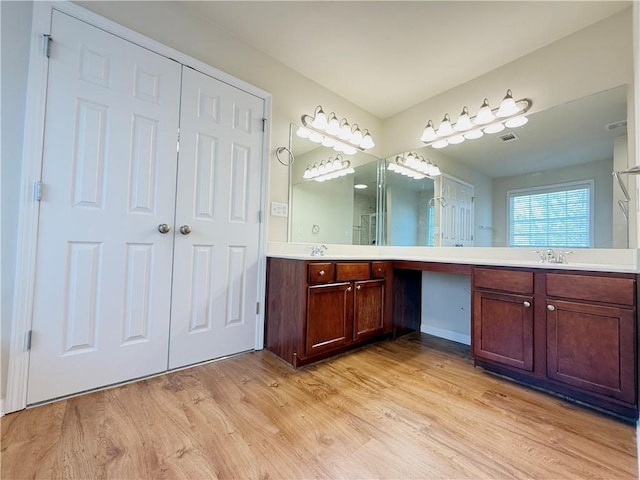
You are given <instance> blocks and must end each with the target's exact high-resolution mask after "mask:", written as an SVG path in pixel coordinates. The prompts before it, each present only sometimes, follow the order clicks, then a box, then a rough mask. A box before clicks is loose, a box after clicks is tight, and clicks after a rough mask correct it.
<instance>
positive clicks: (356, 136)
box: [349, 125, 363, 145]
mask: <svg viewBox="0 0 640 480" xmlns="http://www.w3.org/2000/svg"><path fill="white" fill-rule="evenodd" d="M354 127H355V128H354V130H353V133H352V135H351V139H349V142H350V143H353V144H354V145H360V142H362V138H363V137H362V132H361V131H360V127H358V126H357V125H354Z"/></svg>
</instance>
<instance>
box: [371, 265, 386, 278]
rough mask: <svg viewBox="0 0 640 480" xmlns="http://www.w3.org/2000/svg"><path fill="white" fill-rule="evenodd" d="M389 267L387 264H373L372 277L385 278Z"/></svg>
mask: <svg viewBox="0 0 640 480" xmlns="http://www.w3.org/2000/svg"><path fill="white" fill-rule="evenodd" d="M388 266H389V264H388V263H387V262H371V276H372V277H373V278H385V276H386V275H387V268H388Z"/></svg>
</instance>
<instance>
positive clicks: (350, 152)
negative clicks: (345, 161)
mask: <svg viewBox="0 0 640 480" xmlns="http://www.w3.org/2000/svg"><path fill="white" fill-rule="evenodd" d="M344 153H345V154H346V155H355V154H356V153H358V151H357V150H356V149H355V147H352V146H351V145H345V146H344Z"/></svg>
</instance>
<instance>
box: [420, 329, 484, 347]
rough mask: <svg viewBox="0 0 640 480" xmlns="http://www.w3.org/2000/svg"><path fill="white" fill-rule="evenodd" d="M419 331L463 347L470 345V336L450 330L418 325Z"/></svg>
mask: <svg viewBox="0 0 640 480" xmlns="http://www.w3.org/2000/svg"><path fill="white" fill-rule="evenodd" d="M420 331H421V332H422V333H428V334H429V335H433V336H435V337H440V338H445V339H447V340H451V341H452V342H458V343H463V344H465V345H471V335H465V334H464V333H459V332H453V331H451V330H445V329H444V328H438V327H432V326H430V325H420Z"/></svg>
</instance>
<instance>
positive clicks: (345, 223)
mask: <svg viewBox="0 0 640 480" xmlns="http://www.w3.org/2000/svg"><path fill="white" fill-rule="evenodd" d="M627 105H628V87H627V86H626V85H622V86H619V87H616V88H613V89H609V90H606V91H603V92H600V93H597V94H594V95H590V96H587V97H584V98H581V99H578V100H575V101H571V102H568V103H565V104H562V105H558V106H555V107H553V108H550V109H547V110H544V111H540V112H536V113H534V114H532V115H530V116H529V122H528V123H527V124H526V125H524V126H523V127H520V128H517V129H514V130H509V129H507V130H505V131H503V132H501V133H500V134H495V135H485V136H484V137H482V138H480V139H477V140H472V141H467V142H464V143H462V144H459V145H450V146H448V147H447V148H445V149H442V150H436V149H433V148H432V147H423V148H421V149H418V150H414V152H415V153H417V154H418V155H421V156H423V157H425V158H426V159H428V160H431V161H432V162H433V163H436V164H437V165H438V166H439V167H440V169H441V170H442V172H443V175H441V176H438V177H434V178H429V177H426V178H422V179H419V180H416V179H413V178H409V177H406V176H402V175H397V174H395V173H394V172H391V171H389V170H388V169H387V168H386V167H387V166H388V164H389V163H391V162H393V161H395V158H396V157H397V156H402V155H406V153H407V152H404V153H399V154H397V155H393V156H390V157H388V158H387V159H378V158H377V157H374V156H372V155H369V154H367V153H364V152H358V153H357V154H355V155H349V156H347V155H344V158H345V159H347V160H348V161H349V162H350V165H351V166H352V167H353V173H350V174H349V175H346V176H343V177H340V178H336V179H332V180H327V181H324V182H316V181H314V180H309V179H305V178H304V172H305V170H306V169H307V168H308V167H312V166H313V165H320V163H322V162H327V161H328V160H329V159H333V158H335V156H336V152H335V151H333V150H332V149H330V148H326V147H323V146H321V145H318V144H316V143H313V142H311V141H310V140H308V139H304V138H300V137H298V136H297V135H296V134H295V132H296V130H297V128H298V126H297V125H292V126H291V148H292V151H293V152H294V155H295V162H294V164H293V165H292V167H291V171H290V183H291V192H290V215H291V216H290V221H291V224H290V228H289V232H290V233H289V235H290V241H293V242H312V243H335V244H354V245H373V244H380V245H407V246H408V245H412V246H441V245H445V246H453V245H456V246H481V247H491V246H494V247H505V246H518V245H517V244H516V245H514V244H513V231H512V228H511V225H510V219H511V217H510V215H511V213H510V212H511V211H512V208H513V207H512V205H511V204H510V198H511V197H510V195H513V192H523V191H531V192H534V193H535V192H536V191H546V190H549V189H551V190H553V189H561V188H564V187H566V186H569V187H570V188H573V186H575V185H579V186H580V185H587V186H588V188H589V195H590V200H589V201H588V208H589V211H588V212H587V214H586V217H582V218H580V219H576V220H575V221H577V222H581V223H582V224H584V223H585V222H588V227H589V232H590V233H589V238H588V240H587V242H588V244H583V245H578V246H582V247H594V248H634V247H635V244H636V242H635V239H634V238H631V240H630V239H629V232H630V231H634V230H635V227H634V228H631V229H630V226H629V219H628V215H627V214H626V213H625V211H624V210H625V208H627V209H628V211H630V212H634V211H636V198H635V195H634V192H635V190H634V189H633V188H629V189H628V190H629V192H630V193H631V197H632V198H631V201H630V202H629V204H626V199H625V198H624V197H623V193H622V190H621V189H620V187H619V185H618V183H617V181H616V179H615V178H614V177H613V175H612V172H614V171H621V170H625V169H626V168H627V165H628V136H627ZM622 180H623V181H625V182H628V180H629V178H628V177H626V176H622ZM456 182H457V183H456ZM456 184H460V185H461V186H462V187H463V188H466V189H469V188H470V190H469V191H470V192H471V193H468V194H467V196H468V197H469V198H470V199H471V203H470V204H469V208H470V209H471V214H470V215H469V214H468V213H467V216H466V217H463V213H464V212H463V211H462V206H461V205H460V204H459V203H456V201H457V200H459V198H460V197H461V195H460V194H459V193H455V192H456V190H455V189H451V188H449V190H447V188H445V187H446V186H450V185H456ZM545 189H546V190H545ZM456 205H457V206H456ZM572 217H574V218H575V217H576V216H575V215H573V212H572ZM463 220H465V221H466V222H467V224H468V226H467V227H465V226H464V225H463ZM631 220H633V215H631ZM560 221H565V220H560ZM465 228H466V229H468V232H467V234H466V237H465V238H464V239H462V240H460V238H459V236H457V237H455V238H454V237H453V236H452V237H451V238H449V237H447V232H449V231H451V232H454V233H455V231H456V230H458V231H462V230H465Z"/></svg>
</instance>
